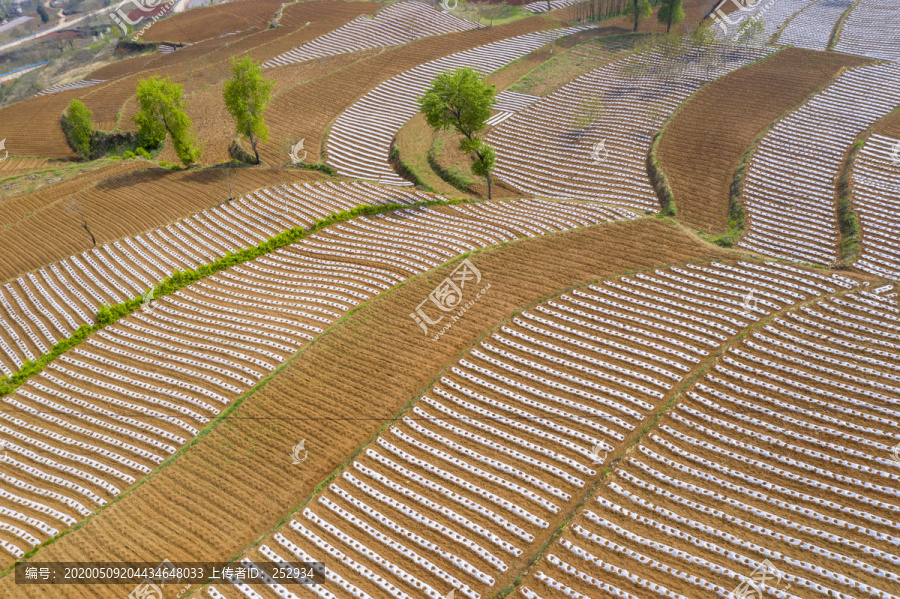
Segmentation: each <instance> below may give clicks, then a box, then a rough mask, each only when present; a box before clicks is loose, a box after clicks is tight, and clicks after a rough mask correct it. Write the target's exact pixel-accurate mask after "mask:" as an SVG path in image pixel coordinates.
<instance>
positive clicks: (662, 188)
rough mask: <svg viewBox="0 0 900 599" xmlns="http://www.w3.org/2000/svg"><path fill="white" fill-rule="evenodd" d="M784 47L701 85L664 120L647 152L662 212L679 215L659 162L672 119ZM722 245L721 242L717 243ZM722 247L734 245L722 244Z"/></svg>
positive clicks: (649, 168) (653, 183)
mask: <svg viewBox="0 0 900 599" xmlns="http://www.w3.org/2000/svg"><path fill="white" fill-rule="evenodd" d="M782 50H784V48H778V49H777V50H775V51H774V52H770V53H768V54H766V55H765V56H763V57H761V58H758V59H756V60H754V61H753V62H750V63H747V64H745V65H744V66H742V67H740V68H738V69H735V70H734V71H731V72H730V73H726V74H724V75H722V76H721V77H717V78H715V79H713V80H712V81H709V82H707V83H704V84H703V85H701V86H700V88H699V89H697V90H695V91H694V92H693V93H692V94H691V95H689V96H688V97H687V98H685V99H684V100H682V101H681V102H680V103H679V104H678V106H676V107H675V110H673V111H672V113H671V114H669V116H668V117H666V120H665V121H663V123H662V125H661V126H660V128H659V131H657V132H656V134H655V135H654V136H653V142H652V143H651V144H650V150H649V151H648V152H647V175H648V177H649V178H650V184H651V185H652V186H653V189H654V191H655V192H656V197H657V199H658V200H659V204H660V207H661V208H662V213H663V214H664V215H666V216H673V217H674V216H677V214H678V204H677V202H676V201H675V192H674V190H673V189H672V187H671V185H669V177H668V175H666V171H665V169H664V168H663V167H662V164H660V162H659V145H660V143H662V137H663V134H665V132H666V129H667V128H668V127H669V125H670V124H671V123H672V120H673V119H674V118H675V116H676V115H678V114H679V113H680V112H681V111H682V110H683V109H684V108H685V107H686V106H687V103H688V102H690V101H691V100H692V99H694V97H695V96H697V95H698V94H699V93H701V92H702V91H704V90H705V89H707V88H708V87H709V86H711V85H714V84H715V83H718V82H719V81H722V80H724V79H725V78H726V77H728V76H729V75H731V74H732V73H738V72H741V71H742V70H743V69H746V68H749V67H752V66H755V65H758V64H760V63H761V62H764V61H766V60H768V59H769V58H771V57H772V56H775V55H777V54H778V53H780V52H781V51H782ZM730 209H731V205H730V203H729V216H730ZM716 245H721V244H716ZM721 247H732V246H721Z"/></svg>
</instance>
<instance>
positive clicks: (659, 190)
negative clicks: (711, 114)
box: [647, 129, 678, 216]
mask: <svg viewBox="0 0 900 599" xmlns="http://www.w3.org/2000/svg"><path fill="white" fill-rule="evenodd" d="M662 132H663V130H662V129H661V130H659V131H657V132H656V135H654V136H653V143H652V144H651V145H650V152H649V153H648V154H647V174H648V175H650V183H651V184H652V185H653V190H654V191H655V192H656V197H657V198H659V204H660V206H661V207H662V213H663V214H664V215H665V216H675V215H676V214H677V212H678V211H677V209H676V208H675V196H674V195H673V194H672V186H671V185H669V178H668V177H667V176H666V173H665V172H664V171H663V170H662V168H661V167H660V166H659V158H657V154H658V152H659V140H660V138H661V137H662Z"/></svg>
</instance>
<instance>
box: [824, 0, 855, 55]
mask: <svg viewBox="0 0 900 599" xmlns="http://www.w3.org/2000/svg"><path fill="white" fill-rule="evenodd" d="M860 1H861V0H855V1H854V2H853V4H851V5H850V6H849V7H848V8H847V10H845V11H844V14H842V15H841V18H840V19H838V20H837V23H835V24H834V29H832V30H831V37H830V38H828V45H827V46H825V50H834V47H835V46H836V45H837V43H838V39H839V38H840V37H841V28H843V26H844V21H845V20H847V17H848V16H850V13H851V12H853V9H855V8H856V5H857V4H859V3H860Z"/></svg>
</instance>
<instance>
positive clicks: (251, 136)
mask: <svg viewBox="0 0 900 599" xmlns="http://www.w3.org/2000/svg"><path fill="white" fill-rule="evenodd" d="M250 147H251V148H253V153H254V154H255V155H256V164H257V165H259V152H257V151H256V140H255V139H253V134H252V133H251V134H250Z"/></svg>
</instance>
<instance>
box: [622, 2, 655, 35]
mask: <svg viewBox="0 0 900 599" xmlns="http://www.w3.org/2000/svg"><path fill="white" fill-rule="evenodd" d="M622 14H623V15H634V29H632V31H637V30H638V21H639V20H640V19H646V18H647V17H649V16H650V15H651V14H653V9H652V8H651V7H650V2H648V0H632V1H631V2H626V3H625V6H624V7H623V8H622Z"/></svg>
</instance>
